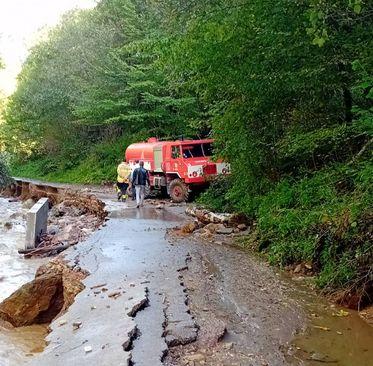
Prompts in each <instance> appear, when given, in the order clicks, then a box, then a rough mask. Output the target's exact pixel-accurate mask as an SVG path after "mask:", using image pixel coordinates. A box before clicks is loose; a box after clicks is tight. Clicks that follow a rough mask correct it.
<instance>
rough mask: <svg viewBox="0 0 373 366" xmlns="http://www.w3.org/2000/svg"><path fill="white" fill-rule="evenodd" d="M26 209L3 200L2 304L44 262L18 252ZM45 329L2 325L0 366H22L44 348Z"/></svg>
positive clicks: (0, 230)
mask: <svg viewBox="0 0 373 366" xmlns="http://www.w3.org/2000/svg"><path fill="white" fill-rule="evenodd" d="M26 211H27V210H26V209H23V208H22V203H20V202H9V200H8V199H5V198H1V197H0V302H1V301H2V300H4V299H5V298H7V297H8V296H9V295H11V294H12V293H13V292H14V291H15V290H17V289H18V288H19V287H20V286H22V285H23V284H25V283H27V282H29V281H31V280H32V279H33V278H34V276H35V273H36V270H37V268H38V267H39V266H40V265H41V264H43V263H45V259H44V260H43V259H37V260H35V259H32V260H30V259H28V260H25V259H23V257H22V256H20V255H19V254H18V252H17V250H18V249H19V248H22V247H23V245H24V240H25V231H26V222H25V213H26ZM46 333H47V329H46V327H45V326H41V325H37V326H29V327H21V328H13V327H9V326H7V325H5V324H4V323H0V366H8V365H9V366H17V365H23V364H24V362H25V361H26V359H27V357H28V356H30V355H31V354H33V353H36V352H41V351H42V350H43V348H44V346H45V341H44V337H45V335H46Z"/></svg>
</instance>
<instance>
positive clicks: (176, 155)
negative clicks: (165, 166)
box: [171, 145, 181, 173]
mask: <svg viewBox="0 0 373 366" xmlns="http://www.w3.org/2000/svg"><path fill="white" fill-rule="evenodd" d="M171 170H172V171H174V172H175V173H179V172H180V170H181V150H180V145H172V146H171Z"/></svg>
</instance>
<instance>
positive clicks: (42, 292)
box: [0, 274, 63, 327]
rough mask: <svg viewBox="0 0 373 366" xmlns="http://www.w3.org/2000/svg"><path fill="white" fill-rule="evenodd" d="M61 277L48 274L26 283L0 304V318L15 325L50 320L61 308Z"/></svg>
mask: <svg viewBox="0 0 373 366" xmlns="http://www.w3.org/2000/svg"><path fill="white" fill-rule="evenodd" d="M62 306H63V289H62V277H61V275H59V274H54V275H53V274H48V275H44V276H40V277H38V278H35V279H34V280H33V281H31V282H29V283H26V284H25V285H23V286H22V287H21V288H20V289H18V290H17V291H16V292H14V293H13V294H12V295H11V296H10V297H8V298H7V299H5V300H4V301H3V302H2V303H1V304H0V318H1V319H3V320H5V321H7V322H9V323H11V324H12V325H14V326H16V327H20V326H24V325H30V324H35V323H37V324H41V323H48V322H50V321H51V320H52V319H53V318H54V317H55V316H56V315H57V314H58V313H59V312H60V311H61V309H62Z"/></svg>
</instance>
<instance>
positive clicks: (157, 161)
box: [154, 146, 163, 172]
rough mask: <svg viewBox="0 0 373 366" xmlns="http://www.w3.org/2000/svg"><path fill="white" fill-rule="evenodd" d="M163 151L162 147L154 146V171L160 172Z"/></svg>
mask: <svg viewBox="0 0 373 366" xmlns="http://www.w3.org/2000/svg"><path fill="white" fill-rule="evenodd" d="M162 162H163V153H162V147H161V146H157V147H155V148H154V171H155V172H162Z"/></svg>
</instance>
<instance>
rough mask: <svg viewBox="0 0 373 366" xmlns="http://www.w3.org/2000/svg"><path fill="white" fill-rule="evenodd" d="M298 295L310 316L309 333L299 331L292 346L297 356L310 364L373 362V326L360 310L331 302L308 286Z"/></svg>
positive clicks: (362, 365)
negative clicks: (360, 314) (362, 315)
mask: <svg viewBox="0 0 373 366" xmlns="http://www.w3.org/2000/svg"><path fill="white" fill-rule="evenodd" d="M296 297H297V298H298V300H300V301H301V302H302V303H303V305H304V308H305V309H306V311H307V315H308V317H309V325H308V327H307V329H306V331H305V333H304V334H299V335H297V336H296V337H295V339H294V341H293V345H292V347H291V348H292V349H293V352H294V356H295V358H296V359H300V360H303V364H304V365H307V366H316V365H320V364H332V365H336V366H355V365H356V366H372V365H373V327H371V326H370V325H369V324H368V323H366V322H365V321H364V320H363V319H361V318H360V316H359V314H358V312H357V311H354V310H350V309H344V308H342V307H338V306H335V305H334V304H330V303H328V302H327V301H326V300H325V299H323V298H322V297H321V296H315V295H313V294H311V293H310V290H309V289H308V288H307V287H305V286H300V288H299V293H297V294H296Z"/></svg>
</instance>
